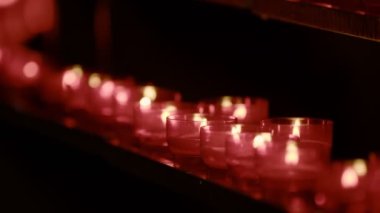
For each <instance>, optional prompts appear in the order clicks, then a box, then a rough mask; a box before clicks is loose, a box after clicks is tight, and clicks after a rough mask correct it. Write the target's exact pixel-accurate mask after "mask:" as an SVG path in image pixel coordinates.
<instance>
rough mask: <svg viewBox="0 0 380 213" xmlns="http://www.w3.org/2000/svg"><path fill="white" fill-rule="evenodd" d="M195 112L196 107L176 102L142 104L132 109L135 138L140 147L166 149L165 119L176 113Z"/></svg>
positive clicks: (142, 102)
mask: <svg viewBox="0 0 380 213" xmlns="http://www.w3.org/2000/svg"><path fill="white" fill-rule="evenodd" d="M193 112H196V106H195V105H193V104H187V103H176V102H153V103H150V102H144V101H141V102H140V103H138V104H136V106H135V108H134V127H135V136H136V137H137V138H138V140H139V142H140V144H141V145H144V146H152V147H156V146H158V147H166V146H167V142H166V118H167V117H168V116H169V115H173V114H178V113H193Z"/></svg>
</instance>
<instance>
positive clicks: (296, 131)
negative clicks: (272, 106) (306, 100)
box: [292, 118, 301, 137]
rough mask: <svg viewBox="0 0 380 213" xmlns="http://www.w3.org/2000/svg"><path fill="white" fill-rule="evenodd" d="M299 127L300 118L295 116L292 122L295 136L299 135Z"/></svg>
mask: <svg viewBox="0 0 380 213" xmlns="http://www.w3.org/2000/svg"><path fill="white" fill-rule="evenodd" d="M300 127H301V120H300V119H298V118H297V119H296V120H295V121H294V124H293V131H292V135H293V136H296V137H300V136H301V132H300Z"/></svg>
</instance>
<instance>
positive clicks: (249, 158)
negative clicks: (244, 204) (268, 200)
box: [226, 124, 272, 192]
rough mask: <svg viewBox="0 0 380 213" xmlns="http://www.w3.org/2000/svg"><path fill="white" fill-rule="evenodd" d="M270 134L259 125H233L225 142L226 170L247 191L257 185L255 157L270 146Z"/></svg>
mask: <svg viewBox="0 0 380 213" xmlns="http://www.w3.org/2000/svg"><path fill="white" fill-rule="evenodd" d="M271 142H272V141H271V134H270V133H269V132H267V131H264V129H263V128H262V127H261V126H259V125H241V124H237V125H234V126H233V127H232V129H231V134H230V136H228V138H227V142H226V162H227V165H228V170H229V172H230V174H231V175H232V177H233V178H234V179H235V182H236V184H237V185H238V187H239V188H240V189H241V190H243V191H245V192H248V191H249V190H253V188H254V187H255V186H256V185H257V181H258V174H257V168H256V164H257V163H256V161H257V159H256V157H257V154H258V153H265V152H266V150H267V149H268V147H270V146H271Z"/></svg>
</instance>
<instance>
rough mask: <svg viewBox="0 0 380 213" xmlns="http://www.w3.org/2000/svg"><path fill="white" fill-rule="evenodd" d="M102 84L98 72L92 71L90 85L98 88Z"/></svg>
mask: <svg viewBox="0 0 380 213" xmlns="http://www.w3.org/2000/svg"><path fill="white" fill-rule="evenodd" d="M101 84H102V79H101V78H100V75H99V74H98V73H92V74H91V75H90V78H89V79H88V85H89V86H90V87H91V88H94V89H95V88H98V87H99V86H100V85H101Z"/></svg>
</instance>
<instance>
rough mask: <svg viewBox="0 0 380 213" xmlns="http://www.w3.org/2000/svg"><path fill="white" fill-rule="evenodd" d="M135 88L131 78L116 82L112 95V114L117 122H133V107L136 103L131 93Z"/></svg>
mask: <svg viewBox="0 0 380 213" xmlns="http://www.w3.org/2000/svg"><path fill="white" fill-rule="evenodd" d="M135 88H136V87H135V85H134V82H133V80H131V79H125V80H123V81H118V82H117V83H116V87H115V92H114V97H113V98H114V106H113V116H114V118H115V120H116V121H117V122H119V123H124V124H131V123H132V122H133V110H134V109H133V108H134V104H135V103H136V99H135V97H134V95H133V91H134V90H135Z"/></svg>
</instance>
